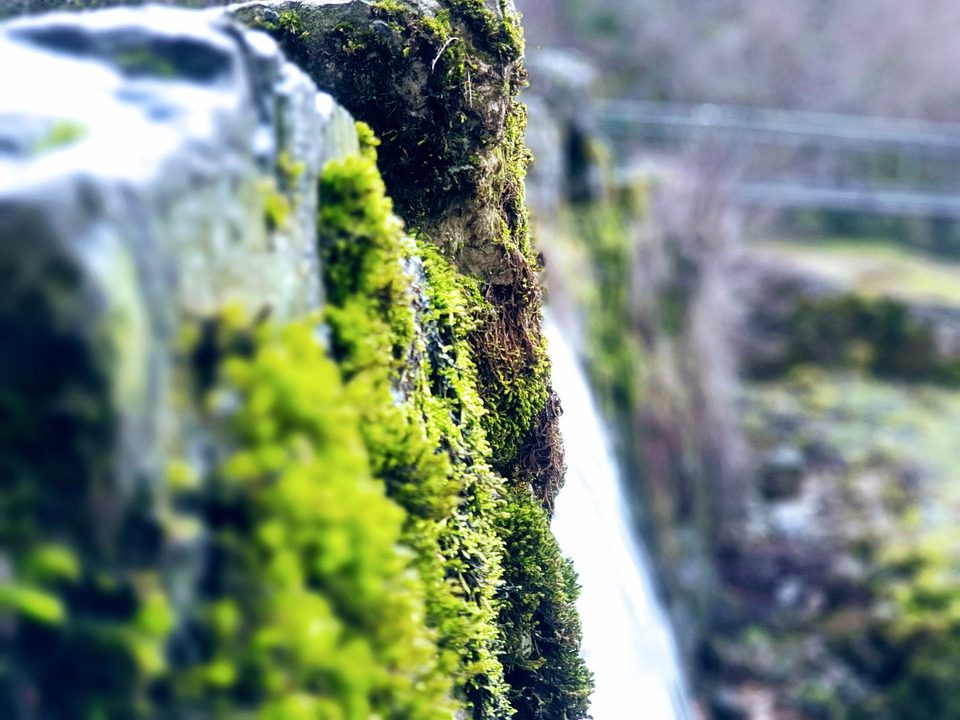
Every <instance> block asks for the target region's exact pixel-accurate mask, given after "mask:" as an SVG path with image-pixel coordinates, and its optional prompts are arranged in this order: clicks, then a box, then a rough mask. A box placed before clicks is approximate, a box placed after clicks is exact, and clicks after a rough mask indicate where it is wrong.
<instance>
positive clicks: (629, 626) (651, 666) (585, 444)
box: [546, 319, 695, 720]
mask: <svg viewBox="0 0 960 720" xmlns="http://www.w3.org/2000/svg"><path fill="white" fill-rule="evenodd" d="M546 333H547V337H548V340H549V343H550V354H551V358H552V360H553V383H554V387H555V389H556V391H557V393H558V394H559V395H560V400H561V402H562V404H563V416H562V417H561V420H560V429H561V432H562V434H563V440H564V446H565V449H566V458H567V479H566V485H565V486H564V488H563V490H562V491H561V492H560V495H559V497H558V498H557V503H556V513H555V515H554V520H553V530H554V533H555V534H556V536H557V539H558V540H559V542H560V546H561V547H562V548H563V551H564V553H566V554H567V555H568V556H569V557H570V558H572V559H573V562H574V565H575V567H576V569H577V572H578V573H579V575H580V584H581V585H582V588H583V589H582V592H581V595H580V600H579V602H578V605H577V606H578V609H579V611H580V617H581V621H582V623H583V654H584V658H585V659H586V662H587V665H588V666H589V668H590V669H591V670H592V671H593V674H594V679H595V682H596V689H595V690H594V693H593V696H592V698H591V704H590V712H591V715H592V716H593V717H594V718H595V720H628V719H632V718H638V719H642V720H692V719H693V718H694V717H695V714H694V713H693V711H692V710H691V708H690V704H689V701H688V699H687V693H686V689H685V681H684V677H683V672H682V670H681V669H680V662H679V654H678V652H677V648H676V642H675V639H674V637H673V631H672V628H671V627H670V623H669V621H668V619H667V615H666V613H665V611H664V609H663V607H662V606H661V604H660V601H659V599H658V597H657V595H656V591H655V589H654V581H653V573H652V569H651V565H650V561H649V559H648V557H647V554H646V551H645V550H644V548H643V546H642V545H641V544H640V541H639V539H638V537H637V534H636V532H634V530H633V527H632V523H631V521H630V519H629V517H628V510H627V503H626V499H625V497H624V494H623V491H622V489H621V486H620V474H619V471H618V467H617V463H616V461H615V459H614V457H613V453H612V451H611V447H610V443H609V439H608V436H607V432H606V429H605V427H604V424H603V421H602V419H601V418H600V415H599V412H598V411H597V407H596V405H595V403H594V401H593V398H592V396H591V394H590V389H589V387H588V386H587V382H586V378H585V377H584V375H583V372H582V370H581V369H580V366H579V363H578V361H577V358H576V355H575V353H574V351H573V349H572V348H571V347H570V344H569V343H568V342H567V341H566V340H565V339H564V338H563V336H562V335H561V333H560V331H559V329H558V327H557V325H556V324H555V323H554V322H553V321H551V320H550V319H548V320H547V323H546Z"/></svg>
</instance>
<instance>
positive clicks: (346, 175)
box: [320, 131, 589, 719]
mask: <svg viewBox="0 0 960 720" xmlns="http://www.w3.org/2000/svg"><path fill="white" fill-rule="evenodd" d="M364 132H365V131H364ZM320 193H321V215H320V237H321V248H322V257H323V260H324V263H323V267H324V280H325V283H326V287H327V294H328V299H329V304H330V307H329V309H328V311H327V315H328V318H329V322H330V327H331V331H332V332H331V338H330V339H331V352H332V354H333V357H334V358H336V359H337V360H338V361H339V362H340V364H341V367H343V368H344V372H345V377H346V379H347V387H348V390H349V391H351V392H353V393H355V394H356V396H357V397H359V398H364V400H363V407H365V408H367V409H366V410H365V411H364V413H363V416H362V421H361V427H362V428H363V432H364V438H365V440H366V444H367V449H368V452H369V453H370V456H371V460H372V463H373V467H374V471H375V473H376V474H377V475H378V477H381V478H383V480H384V481H385V483H386V486H387V488H388V491H389V492H390V494H391V496H392V497H393V498H395V499H396V500H397V502H399V503H400V504H401V505H402V506H403V507H404V508H405V509H406V510H407V512H408V518H407V522H406V531H405V539H406V542H407V543H408V544H409V545H410V546H411V547H413V548H414V549H415V551H416V555H417V561H416V564H417V567H418V569H419V571H420V573H421V575H422V576H423V577H424V579H425V580H426V581H427V583H426V586H427V595H428V605H427V607H428V621H429V622H430V624H431V625H432V626H433V627H435V628H437V631H438V640H439V644H440V647H441V649H442V650H444V651H445V652H446V653H447V654H448V657H447V662H449V663H450V664H449V665H448V666H447V667H448V669H449V672H450V673H451V674H452V675H453V677H454V678H455V685H456V687H457V689H458V690H459V691H460V693H461V697H462V698H463V699H464V700H465V701H466V703H467V707H468V710H469V712H470V715H471V717H474V718H478V719H479V718H501V717H507V716H508V715H510V714H511V713H512V712H513V710H512V709H511V704H512V707H513V708H514V709H516V710H518V711H519V714H518V717H531V718H533V717H538V718H539V717H544V718H545V717H558V716H557V715H551V714H550V713H552V712H554V710H557V709H562V710H563V712H564V713H566V714H567V716H568V717H581V716H582V714H583V712H584V710H585V707H584V706H585V700H584V698H585V696H586V693H587V692H588V689H589V678H588V675H587V673H586V671H585V670H584V668H583V662H582V660H581V659H580V658H579V655H578V648H579V628H578V625H576V619H575V618H576V613H575V611H574V609H573V601H574V599H575V592H574V590H573V587H572V586H571V582H573V581H572V579H571V577H570V575H569V573H570V570H569V568H567V574H566V575H564V574H563V573H562V572H553V573H550V572H549V571H548V572H547V575H546V577H544V576H543V575H542V573H543V572H544V570H543V567H547V568H554V567H566V566H564V565H563V563H562V561H561V560H560V552H559V548H558V547H557V546H556V542H555V541H554V540H553V538H552V536H551V535H550V533H549V530H548V524H547V518H546V514H545V512H544V510H543V509H542V508H541V507H540V506H539V505H537V504H536V503H532V504H531V506H530V507H520V506H516V507H515V506H514V505H508V504H506V503H505V502H504V497H505V494H506V492H507V490H506V483H505V481H504V479H503V478H502V477H501V476H500V475H498V474H496V473H495V472H494V471H493V470H492V469H491V467H490V465H489V463H490V459H491V457H492V452H491V446H490V444H489V443H488V440H487V433H486V429H485V427H484V424H483V422H482V421H483V417H484V414H485V413H486V412H487V410H485V408H484V405H483V400H482V398H481V396H480V394H479V392H478V386H479V378H478V371H477V367H476V364H475V362H474V351H473V347H472V345H471V343H470V334H471V332H472V330H473V328H474V327H475V326H476V323H477V315H478V312H477V305H478V304H479V303H482V299H481V298H479V296H478V292H477V285H478V283H477V281H476V280H474V279H472V278H469V277H466V276H464V275H461V274H460V273H459V272H458V271H457V270H456V269H455V268H454V267H453V266H451V264H450V263H449V261H448V260H446V259H445V258H444V257H443V256H442V255H441V254H440V253H439V252H438V251H437V250H436V248H434V247H433V246H432V245H431V244H429V243H428V242H426V241H425V240H424V239H423V238H422V237H419V238H417V240H416V241H414V240H411V239H410V238H408V237H406V236H405V235H404V233H403V229H402V226H401V225H400V224H399V222H398V220H397V219H396V218H395V216H393V215H392V213H391V204H390V201H389V200H388V199H387V198H386V197H385V194H384V186H383V182H382V181H381V180H380V176H379V174H378V173H377V171H376V166H375V164H374V152H373V150H372V148H370V149H368V151H367V157H364V158H350V159H347V160H345V161H343V162H338V163H333V164H331V165H329V166H328V168H327V170H326V171H325V173H324V177H323V181H322V182H321V191H320ZM522 492H524V493H526V495H527V497H532V496H530V494H529V490H522ZM534 519H535V520H536V522H537V523H539V524H535V528H537V529H538V530H539V534H538V535H537V537H536V540H537V541H538V543H537V545H536V547H535V548H533V547H531V546H530V540H529V538H528V537H526V536H523V537H519V532H520V531H519V530H518V529H517V525H516V524H517V523H519V524H523V523H529V522H531V521H532V520H534ZM521 548H525V550H523V553H525V554H523V555H522V557H524V558H526V561H525V562H519V563H518V562H515V561H513V560H511V559H512V558H519V557H520V556H521ZM530 552H535V553H536V554H537V555H536V558H532V557H530V556H529V553H530ZM521 597H522V598H525V600H524V602H525V604H526V605H525V607H527V608H528V609H529V612H527V613H525V614H524V613H519V612H517V613H516V614H514V615H509V614H508V615H505V614H504V613H505V612H507V611H506V610H504V608H509V607H513V605H514V604H515V603H517V602H518V599H519V598H521ZM558 613H559V614H563V613H565V615H563V617H565V618H567V619H568V620H570V621H572V623H573V624H570V625H569V626H566V625H563V624H562V623H559V622H558V621H557V614H558ZM533 633H535V634H536V635H537V637H538V638H542V639H543V642H542V643H541V644H540V651H539V652H540V653H542V655H539V656H538V657H537V658H535V659H530V658H529V657H524V659H523V663H521V662H520V660H519V659H518V657H517V655H516V653H513V652H512V651H510V650H507V651H506V652H504V649H505V648H507V647H515V646H516V643H517V642H518V638H519V637H521V636H525V637H530V636H531V634H533ZM551 643H552V644H551ZM520 664H523V666H524V667H525V668H526V669H527V670H528V673H527V674H525V675H524V674H521V673H514V674H511V673H512V671H513V670H514V669H516V668H517V667H519V665H520ZM504 665H506V667H504ZM505 671H506V677H507V680H508V681H509V685H508V684H507V683H506V682H505ZM541 695H542V696H545V699H543V700H542V701H541V700H536V701H533V702H534V705H533V706H530V702H531V701H528V700H521V699H522V698H529V697H533V696H536V697H538V698H539V697H540V696H541ZM540 704H542V705H543V706H544V707H547V708H548V710H547V711H546V714H544V711H543V709H542V708H541V707H540ZM531 707H533V708H536V710H535V711H534V710H531Z"/></svg>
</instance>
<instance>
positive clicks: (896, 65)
mask: <svg viewBox="0 0 960 720" xmlns="http://www.w3.org/2000/svg"><path fill="white" fill-rule="evenodd" d="M518 2H519V9H520V10H521V11H522V13H523V14H524V25H525V29H526V36H527V43H528V65H529V69H530V76H531V84H530V88H529V89H528V91H527V96H526V98H525V100H526V102H527V104H528V107H529V111H530V124H529V130H528V138H529V144H530V146H531V148H532V150H533V153H534V156H535V160H534V164H533V167H532V170H531V174H530V178H529V181H528V198H529V200H530V202H531V205H532V207H533V211H534V216H535V219H536V224H537V231H538V234H539V242H540V244H541V247H542V248H543V251H544V254H545V256H546V269H547V281H548V282H547V284H548V295H549V302H550V305H551V306H552V312H553V313H554V314H555V315H556V316H559V317H561V318H562V319H563V322H562V324H563V326H564V327H568V328H573V329H572V330H571V331H570V336H571V337H573V338H574V339H575V343H576V345H577V346H578V347H579V348H580V349H581V354H582V355H583V356H584V358H585V361H586V366H587V368H588V371H589V375H590V378H591V380H592V383H593V386H594V388H595V391H596V393H597V395H598V399H599V402H600V405H601V408H602V411H603V414H604V415H605V417H606V419H607V421H608V423H609V424H610V425H611V426H612V427H613V428H614V434H615V436H616V438H615V439H616V448H617V454H618V456H619V458H620V462H621V465H622V467H623V468H624V477H625V478H626V482H625V487H626V490H627V491H628V493H629V495H630V497H631V498H632V508H633V522H634V523H635V525H636V527H638V528H640V530H641V536H642V537H643V539H644V541H645V543H646V546H647V549H648V551H649V554H650V556H651V560H652V564H653V566H654V567H655V568H656V570H655V572H654V573H653V574H654V575H656V582H657V583H658V584H659V587H660V590H659V593H660V595H661V599H662V600H663V602H664V603H665V605H666V608H667V615H668V616H669V617H670V623H671V625H672V629H673V632H674V633H675V635H676V642H677V644H678V646H679V648H680V651H679V652H680V657H681V664H682V666H683V672H684V674H685V675H686V676H687V681H688V684H689V690H688V691H687V692H688V694H689V696H690V699H691V700H690V703H689V705H690V707H691V708H693V709H692V710H691V709H690V708H684V707H682V706H681V705H682V703H681V705H678V706H677V707H675V709H674V710H673V711H671V712H668V713H666V715H664V717H684V716H685V714H686V713H688V712H690V713H692V714H693V715H694V716H695V715H696V714H698V713H699V714H701V715H702V716H703V717H712V718H718V719H719V720H726V719H728V718H730V719H741V718H750V719H753V720H760V719H764V718H776V719H781V718H783V719H787V718H789V719H794V718H804V719H807V718H810V719H819V718H830V719H834V718H835V719H838V720H840V719H854V718H868V717H869V718H897V719H903V720H926V719H929V720H933V719H935V718H936V719H948V718H960V545H958V543H957V538H958V532H957V526H958V517H960V515H958V509H960V444H958V443H957V441H956V427H957V421H958V419H960V225H958V219H960V171H958V168H960V162H958V160H960V75H957V73H956V72H955V68H956V67H957V65H958V60H960V57H958V54H960V43H958V38H960V5H957V4H956V3H953V2H947V1H945V0H921V1H920V2H915V3H903V2H894V1H893V0H853V1H850V2H842V3H840V2H831V1H829V0H595V1H593V2H589V3H588V2H578V1H576V0H566V1H563V0H559V1H557V0H518ZM587 268H589V272H587V271H586V269H587ZM577 308H580V310H579V311H578V310H577ZM562 394H563V392H562V390H561V395H562ZM568 454H569V452H568ZM573 461H574V462H575V461H576V458H574V460H573ZM561 501H562V496H561ZM560 509H561V510H562V505H561V508H560ZM562 539H563V538H562V537H561V540H562ZM585 594H589V593H588V591H585ZM582 612H583V614H584V628H585V635H586V639H585V646H586V648H587V655H588V660H589V657H590V652H591V648H590V642H591V639H590V636H591V633H590V626H591V622H590V615H591V611H590V609H589V608H584V609H582ZM597 684H598V692H599V691H600V690H599V689H600V688H602V687H603V678H602V677H601V676H598V679H597ZM638 702H640V704H641V709H642V702H641V701H639V700H638ZM611 716H612V717H628V716H629V717H640V716H643V717H646V716H649V717H660V715H659V714H657V712H653V711H651V712H650V713H649V715H644V714H642V713H641V714H629V715H626V714H622V715H616V714H614V715H611ZM597 717H600V715H598V716H597Z"/></svg>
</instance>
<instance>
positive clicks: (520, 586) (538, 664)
mask: <svg viewBox="0 0 960 720" xmlns="http://www.w3.org/2000/svg"><path fill="white" fill-rule="evenodd" d="M500 529H501V533H502V535H503V538H504V543H505V544H506V546H507V548H509V552H508V554H507V556H506V558H505V564H504V573H503V578H504V585H503V587H504V590H503V603H502V605H501V610H500V618H499V623H500V626H501V627H502V628H503V632H504V637H505V639H506V646H505V651H504V654H503V664H504V669H505V671H506V677H507V682H509V683H510V702H511V704H512V705H513V707H514V708H515V709H516V717H517V718H518V720H527V719H537V720H553V719H554V718H569V719H570V720H573V719H574V718H585V717H587V709H588V701H589V694H590V690H591V687H592V679H591V676H590V672H589V671H588V670H587V669H586V666H585V665H584V663H583V660H582V659H581V658H580V654H579V651H580V620H579V618H578V616H577V612H576V609H575V606H574V603H575V602H576V599H577V596H578V595H579V594H580V588H579V586H578V585H577V576H576V573H575V572H574V570H573V565H572V564H571V562H570V561H569V560H567V559H565V558H563V556H562V554H561V552H560V548H559V547H558V545H557V541H556V539H555V538H554V537H553V534H552V533H551V532H550V524H549V520H548V518H547V515H546V513H545V512H544V510H543V508H542V507H540V504H539V503H538V502H537V501H536V499H535V498H534V497H533V495H532V494H531V493H530V492H529V491H527V490H525V489H523V488H514V489H513V490H511V491H510V493H509V494H508V496H507V504H506V506H505V508H504V510H503V512H502V513H501V515H500Z"/></svg>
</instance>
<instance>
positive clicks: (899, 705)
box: [854, 531, 960, 720]
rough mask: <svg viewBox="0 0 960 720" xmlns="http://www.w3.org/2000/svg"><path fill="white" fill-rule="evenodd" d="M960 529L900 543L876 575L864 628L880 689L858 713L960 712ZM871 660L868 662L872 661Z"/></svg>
mask: <svg viewBox="0 0 960 720" xmlns="http://www.w3.org/2000/svg"><path fill="white" fill-rule="evenodd" d="M956 548H957V535H956V532H955V531H952V532H950V533H948V534H945V535H934V534H926V535H925V536H924V537H922V538H921V539H919V540H917V541H916V542H912V543H909V544H907V545H905V546H900V547H898V548H896V549H895V550H894V551H893V552H892V553H890V554H888V556H887V557H886V558H885V559H884V562H883V569H882V570H881V571H880V573H879V574H878V576H877V577H876V579H875V584H876V589H877V600H878V604H877V606H876V609H875V611H874V619H873V621H872V622H871V623H870V625H869V626H868V627H866V628H864V629H863V632H864V634H865V635H866V636H867V637H869V638H870V639H871V641H872V643H873V648H874V654H873V656H872V657H871V656H868V657H866V658H865V657H862V656H861V657H860V658H857V659H858V660H859V661H860V664H861V667H863V668H864V669H866V670H868V671H871V672H872V675H873V677H872V678H871V679H873V680H874V682H875V683H876V690H875V693H874V694H873V695H872V696H871V697H870V698H869V700H868V701H867V702H866V703H864V704H863V707H859V708H855V709H854V710H855V711H859V712H860V714H859V715H857V717H868V716H872V717H893V718H907V717H909V718H916V720H934V718H936V719H937V720H957V718H960V555H958V553H957V549H956ZM865 660H866V662H864V661H865Z"/></svg>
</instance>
